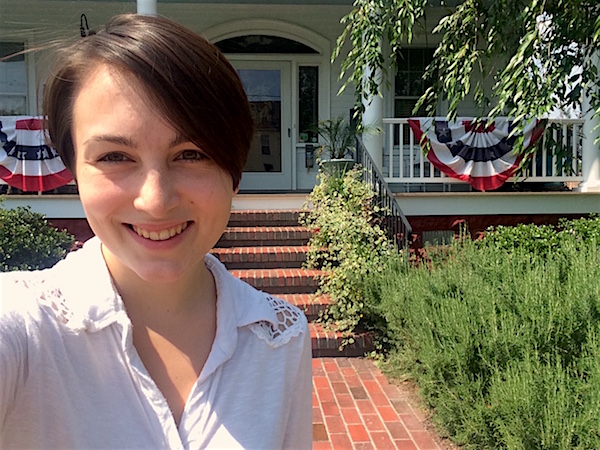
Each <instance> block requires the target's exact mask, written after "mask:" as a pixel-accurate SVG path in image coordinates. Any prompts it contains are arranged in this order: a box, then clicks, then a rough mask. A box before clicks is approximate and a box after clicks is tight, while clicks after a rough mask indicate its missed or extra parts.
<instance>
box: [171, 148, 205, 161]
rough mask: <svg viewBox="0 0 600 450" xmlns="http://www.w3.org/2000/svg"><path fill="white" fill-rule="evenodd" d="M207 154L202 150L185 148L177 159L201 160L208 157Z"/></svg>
mask: <svg viewBox="0 0 600 450" xmlns="http://www.w3.org/2000/svg"><path fill="white" fill-rule="evenodd" d="M206 158H207V156H206V155H205V154H204V153H202V152H201V151H200V150H184V151H182V152H181V153H180V154H179V155H178V156H177V159H184V160H191V161H201V160H203V159H206Z"/></svg>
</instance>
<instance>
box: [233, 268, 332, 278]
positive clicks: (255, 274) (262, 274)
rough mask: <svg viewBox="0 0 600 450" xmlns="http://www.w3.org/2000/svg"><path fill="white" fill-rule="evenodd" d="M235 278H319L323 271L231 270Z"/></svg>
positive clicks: (285, 269) (284, 269)
mask: <svg viewBox="0 0 600 450" xmlns="http://www.w3.org/2000/svg"><path fill="white" fill-rule="evenodd" d="M229 273H231V274H232V275H233V276H234V277H236V278H250V277H252V278H262V279H264V278H287V277H292V278H320V277H322V276H324V275H325V273H326V272H325V271H324V270H317V269H301V268H294V267H292V268H282V269H232V270H230V271H229Z"/></svg>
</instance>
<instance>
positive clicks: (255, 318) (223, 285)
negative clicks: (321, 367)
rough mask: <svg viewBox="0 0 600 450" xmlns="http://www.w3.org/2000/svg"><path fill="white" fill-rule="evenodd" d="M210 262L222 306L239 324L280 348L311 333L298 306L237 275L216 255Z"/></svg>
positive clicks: (209, 256) (208, 258) (237, 325)
mask: <svg viewBox="0 0 600 450" xmlns="http://www.w3.org/2000/svg"><path fill="white" fill-rule="evenodd" d="M206 262H207V265H208V267H209V269H210V270H211V272H212V274H213V277H214V278H215V282H216V286H217V294H218V298H219V300H218V301H219V305H220V306H221V307H223V309H226V310H227V311H229V312H230V313H231V314H230V315H229V314H228V316H229V317H231V320H235V322H236V323H235V326H236V327H249V328H250V329H251V330H252V331H253V332H254V334H256V335H257V336H258V337H259V338H260V339H262V340H263V341H265V342H266V343H267V344H268V345H269V346H271V347H280V346H282V345H284V344H287V343H288V342H290V341H291V340H292V339H294V338H296V337H299V336H304V335H306V334H307V333H308V322H307V320H306V316H305V315H304V313H303V312H302V311H301V310H300V309H299V308H297V307H296V306H294V305H292V304H290V303H288V302H286V301H285V300H282V299H280V298H277V297H275V296H273V295H271V294H268V293H266V292H262V291H259V290H258V289H256V288H254V287H253V286H251V285H249V284H248V283H246V282H244V281H242V280H240V279H239V278H236V277H234V276H233V275H232V274H231V273H229V271H228V270H227V268H226V267H225V266H224V265H223V264H222V263H220V262H219V261H218V260H217V259H216V258H215V257H214V256H212V255H207V259H206Z"/></svg>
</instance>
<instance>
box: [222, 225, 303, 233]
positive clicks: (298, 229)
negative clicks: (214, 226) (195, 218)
mask: <svg viewBox="0 0 600 450" xmlns="http://www.w3.org/2000/svg"><path fill="white" fill-rule="evenodd" d="M277 232H279V233H281V232H288V233H310V230H309V229H308V228H306V227H303V226H301V225H274V226H269V225H257V226H252V227H230V226H228V227H226V228H225V231H224V232H223V234H224V235H225V234H227V233H230V234H231V233H277Z"/></svg>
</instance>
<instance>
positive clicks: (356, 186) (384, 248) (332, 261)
mask: <svg viewBox="0 0 600 450" xmlns="http://www.w3.org/2000/svg"><path fill="white" fill-rule="evenodd" d="M362 170H363V169H359V168H355V169H353V170H351V171H348V172H347V173H346V174H345V175H341V176H339V175H338V176H336V175H330V174H326V173H320V174H319V175H318V184H317V185H316V186H315V188H314V189H313V191H312V192H311V194H310V196H309V198H308V203H307V207H308V208H310V209H309V210H308V212H306V213H304V214H302V215H301V217H300V223H301V224H303V225H305V226H306V227H308V228H309V229H310V230H311V231H313V235H312V237H311V239H310V242H309V251H308V255H307V262H306V267H308V268H317V269H322V270H323V271H324V272H325V275H324V276H323V277H322V278H321V282H320V288H319V292H318V293H319V294H324V295H329V296H330V298H331V300H332V305H331V306H330V307H329V308H328V309H327V311H326V312H325V314H324V315H323V316H322V319H323V320H325V321H335V322H336V324H337V325H338V327H339V329H340V330H342V331H350V330H353V329H354V328H356V327H357V326H358V325H359V323H362V324H365V320H364V319H365V318H366V317H367V316H368V317H371V314H370V313H369V311H368V305H367V304H366V303H365V302H364V289H363V285H364V280H365V279H366V278H368V277H369V276H370V275H371V274H373V273H376V272H379V271H381V269H382V263H383V261H384V260H386V259H387V257H388V256H389V255H390V253H391V246H390V244H389V242H388V240H387V238H386V236H385V233H384V231H383V230H382V229H381V228H380V227H379V226H378V224H377V223H376V220H375V212H376V211H377V209H376V208H375V207H374V206H373V196H374V194H373V193H372V191H371V190H370V189H369V188H368V187H367V186H366V185H365V184H364V183H363V182H362V180H361V175H362V172H361V171H362Z"/></svg>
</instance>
